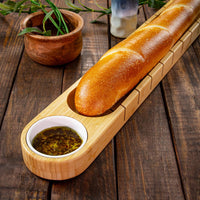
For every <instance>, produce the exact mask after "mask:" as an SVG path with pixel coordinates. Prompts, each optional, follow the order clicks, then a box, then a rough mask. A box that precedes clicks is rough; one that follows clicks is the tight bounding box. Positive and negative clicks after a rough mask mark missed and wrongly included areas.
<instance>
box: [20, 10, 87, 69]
mask: <svg viewBox="0 0 200 200" xmlns="http://www.w3.org/2000/svg"><path fill="white" fill-rule="evenodd" d="M60 12H61V13H62V14H63V16H64V19H65V21H66V22H67V25H68V28H69V29H70V32H69V33H67V34H64V35H59V36H42V35H38V34H34V33H26V34H25V36H24V44H25V50H26V53H27V54H28V56H29V57H30V58H31V59H32V60H34V61H35V62H38V63H40V64H43V65H49V66H56V65H63V64H66V63H69V62H71V61H73V60H74V59H76V58H77V57H78V56H79V54H80V52H81V49H82V28H83V24H84V22H83V19H82V17H81V16H80V15H78V14H76V13H74V12H70V11H67V10H60ZM43 18H44V13H43V12H42V11H39V12H35V13H32V14H29V15H27V16H26V17H25V18H24V19H23V20H22V21H21V23H20V29H21V31H22V30H23V29H25V28H27V27H38V26H41V25H42V21H43Z"/></svg>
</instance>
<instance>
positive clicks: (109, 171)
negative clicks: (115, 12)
mask: <svg viewBox="0 0 200 200" xmlns="http://www.w3.org/2000/svg"><path fill="white" fill-rule="evenodd" d="M81 2H82V3H83V4H85V5H86V6H88V7H93V8H97V7H96V6H95V5H94V2H93V1H91V2H89V1H81ZM99 4H100V5H102V6H104V7H106V6H107V5H106V2H105V1H104V2H102V1H99ZM80 14H81V15H82V17H83V18H84V21H85V22H84V23H85V25H84V28H83V49H82V52H81V55H80V57H79V58H78V59H77V60H75V61H74V62H72V63H70V64H68V65H67V66H66V67H65V71H64V78H63V90H65V89H67V88H68V87H69V86H71V85H72V84H73V83H74V82H75V81H76V80H77V79H78V78H80V77H81V76H82V75H83V74H84V73H85V72H86V71H87V70H88V69H89V68H90V67H92V66H93V65H94V64H95V63H96V62H97V61H98V59H99V58H100V57H101V56H102V55H103V54H104V53H105V52H106V51H107V50H108V48H109V47H108V38H107V37H106V35H107V27H108V23H107V17H102V18H100V21H101V22H100V23H98V24H91V23H90V21H92V20H94V19H96V17H97V16H98V14H95V13H80ZM113 157H114V155H113V144H112V142H110V144H109V145H108V146H107V147H106V148H105V149H104V151H103V152H102V153H101V154H100V155H99V156H98V157H97V159H96V160H95V161H94V162H93V163H92V164H91V165H90V166H89V168H88V169H87V170H86V171H85V172H84V173H83V174H81V175H80V176H78V177H76V178H73V179H70V180H66V181H62V182H53V184H52V193H51V198H52V199H53V200H59V199H60V200H61V199H77V200H78V199H87V200H89V199H91V200H93V199H95V200H96V199H97V200H98V199H103V200H104V199H116V197H117V193H116V185H115V182H116V181H115V167H114V162H113ZM97 188H98V190H97Z"/></svg>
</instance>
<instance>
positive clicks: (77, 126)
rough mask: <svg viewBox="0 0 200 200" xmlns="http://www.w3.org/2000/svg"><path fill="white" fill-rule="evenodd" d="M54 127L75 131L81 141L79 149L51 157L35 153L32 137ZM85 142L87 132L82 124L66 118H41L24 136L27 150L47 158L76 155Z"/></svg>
mask: <svg viewBox="0 0 200 200" xmlns="http://www.w3.org/2000/svg"><path fill="white" fill-rule="evenodd" d="M56 126H66V127H69V128H71V129H73V130H75V131H76V132H77V134H78V135H79V136H80V138H81V139H82V144H81V145H80V147H79V148H77V149H76V150H75V151H72V152H70V153H68V154H64V155H58V156H51V155H47V154H43V153H40V152H39V151H37V150H36V149H35V148H34V147H33V146H32V141H33V139H34V137H35V136H36V135H37V134H38V133H39V132H41V131H43V130H45V129H47V128H51V127H56ZM86 141H87V131H86V129H85V127H84V126H83V124H81V123H80V122H79V121H77V120H75V119H73V118H71V117H66V116H50V117H46V118H43V119H41V120H39V121H37V122H36V123H35V124H33V125H32V126H31V127H30V129H29V130H28V132H27V135H26V142H27V144H28V146H29V148H30V149H31V150H32V151H33V152H34V153H36V154H38V155H40V156H43V157H47V158H62V157H65V156H69V155H72V154H74V153H76V152H77V151H79V150H80V149H81V148H82V147H83V146H84V145H85V143H86Z"/></svg>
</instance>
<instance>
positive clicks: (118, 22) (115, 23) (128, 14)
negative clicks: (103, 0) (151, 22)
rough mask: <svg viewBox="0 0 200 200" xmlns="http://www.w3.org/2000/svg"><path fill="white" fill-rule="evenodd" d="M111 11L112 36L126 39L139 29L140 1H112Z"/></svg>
mask: <svg viewBox="0 0 200 200" xmlns="http://www.w3.org/2000/svg"><path fill="white" fill-rule="evenodd" d="M111 11H112V15H111V28H110V32H111V34H112V35H113V36H115V37H119V38H126V37H127V36H129V35H130V34H131V33H132V32H133V31H134V30H135V29H136V27H137V12H138V0H111Z"/></svg>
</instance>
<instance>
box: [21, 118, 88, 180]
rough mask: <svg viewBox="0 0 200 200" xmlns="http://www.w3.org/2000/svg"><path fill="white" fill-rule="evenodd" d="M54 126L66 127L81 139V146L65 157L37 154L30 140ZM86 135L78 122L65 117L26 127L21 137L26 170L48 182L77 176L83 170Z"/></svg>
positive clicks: (45, 119)
mask: <svg viewBox="0 0 200 200" xmlns="http://www.w3.org/2000/svg"><path fill="white" fill-rule="evenodd" d="M55 126H67V127H69V128H71V129H73V130H74V131H76V133H77V134H78V135H79V136H80V137H81V138H82V144H81V146H80V147H79V148H78V149H76V150H75V151H73V152H70V153H68V154H65V155H58V156H50V155H46V154H43V153H40V152H38V151H37V150H36V149H35V148H34V147H33V146H32V140H33V138H34V137H35V135H37V134H38V133H39V132H41V131H42V130H44V129H47V128H51V127H55ZM87 139H88V133H87V130H86V128H85V126H84V125H83V124H82V123H81V122H80V121H78V120H76V119H74V118H71V117H66V116H49V117H45V118H42V119H39V120H37V121H35V123H33V124H31V125H29V124H28V125H27V126H26V127H25V128H24V130H23V132H22V135H21V148H22V156H23V160H24V163H25V165H26V166H27V168H28V169H29V170H30V171H31V172H32V173H33V174H35V175H37V176H39V177H41V178H44V179H49V180H65V179H69V178H72V177H75V176H77V174H80V173H82V172H83V171H84V170H85V166H84V165H83V164H82V163H84V158H85V157H87V152H88V147H87V145H88V144H87Z"/></svg>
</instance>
